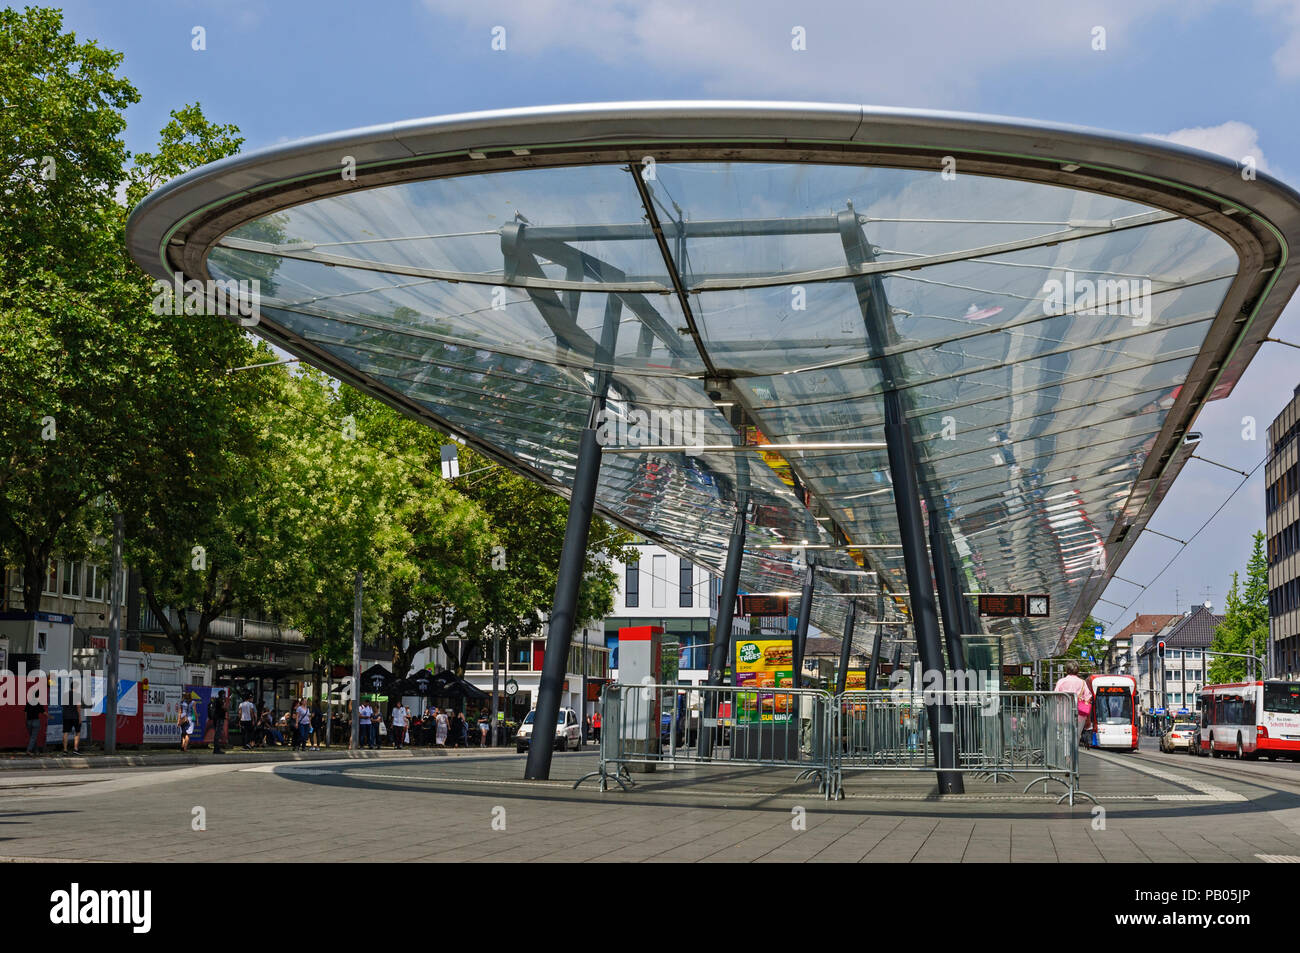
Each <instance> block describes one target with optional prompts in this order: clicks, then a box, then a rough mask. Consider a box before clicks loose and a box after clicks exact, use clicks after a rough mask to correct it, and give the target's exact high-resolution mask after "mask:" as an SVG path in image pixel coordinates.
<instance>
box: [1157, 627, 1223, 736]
mask: <svg viewBox="0 0 1300 953" xmlns="http://www.w3.org/2000/svg"><path fill="white" fill-rule="evenodd" d="M1157 618H1158V617H1157ZM1172 620H1173V621H1171V622H1169V623H1168V624H1166V625H1165V626H1163V627H1162V628H1161V629H1160V630H1159V631H1158V632H1156V633H1154V634H1152V635H1150V636H1149V637H1148V638H1147V640H1146V642H1145V644H1144V645H1143V646H1142V648H1141V649H1138V650H1137V652H1136V659H1137V676H1138V692H1139V695H1140V704H1141V707H1142V714H1143V718H1144V724H1146V725H1147V726H1148V727H1150V726H1151V725H1152V723H1153V722H1160V723H1163V722H1161V721H1160V720H1161V719H1164V720H1167V719H1168V718H1170V717H1173V718H1178V717H1184V718H1187V717H1192V716H1195V715H1196V714H1197V713H1198V712H1199V711H1200V691H1201V688H1202V687H1203V686H1204V685H1205V672H1206V668H1207V665H1206V655H1205V653H1206V650H1207V649H1208V648H1209V647H1210V643H1211V642H1212V641H1213V640H1214V630H1215V629H1216V628H1217V627H1218V625H1219V623H1220V622H1222V621H1223V617H1222V616H1218V615H1215V614H1214V613H1213V612H1212V611H1211V610H1210V605H1209V604H1208V603H1206V604H1205V605H1203V606H1197V607H1196V608H1195V609H1191V610H1189V611H1187V612H1185V613H1183V614H1182V615H1181V616H1174V617H1172ZM1160 642H1164V644H1165V654H1164V658H1161V657H1160V653H1159V650H1158V649H1159V643H1160Z"/></svg>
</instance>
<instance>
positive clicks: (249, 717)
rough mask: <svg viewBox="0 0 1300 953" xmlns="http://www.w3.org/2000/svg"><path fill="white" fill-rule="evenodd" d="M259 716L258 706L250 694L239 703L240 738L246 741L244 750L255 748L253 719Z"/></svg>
mask: <svg viewBox="0 0 1300 953" xmlns="http://www.w3.org/2000/svg"><path fill="white" fill-rule="evenodd" d="M256 717H257V706H256V705H254V704H253V701H252V699H251V698H249V696H247V695H245V696H244V700H243V701H242V702H240V703H239V738H240V740H241V741H242V742H243V743H244V750H246V751H251V750H252V748H253V721H254V720H255V719H256Z"/></svg>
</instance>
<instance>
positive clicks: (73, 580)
mask: <svg viewBox="0 0 1300 953" xmlns="http://www.w3.org/2000/svg"><path fill="white" fill-rule="evenodd" d="M63 595H64V596H66V597H67V598H69V599H80V598H81V561H80V560H78V559H73V560H69V561H68V562H66V563H64V564H63Z"/></svg>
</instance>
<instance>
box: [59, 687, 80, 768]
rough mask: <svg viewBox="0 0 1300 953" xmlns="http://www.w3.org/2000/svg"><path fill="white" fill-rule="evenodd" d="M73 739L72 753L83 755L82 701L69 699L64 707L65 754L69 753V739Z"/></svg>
mask: <svg viewBox="0 0 1300 953" xmlns="http://www.w3.org/2000/svg"><path fill="white" fill-rule="evenodd" d="M69 736H71V738H72V753H73V754H81V700H80V699H79V698H75V697H74V698H71V699H69V703H68V704H67V705H64V706H63V753H64V754H67V753H68V738H69Z"/></svg>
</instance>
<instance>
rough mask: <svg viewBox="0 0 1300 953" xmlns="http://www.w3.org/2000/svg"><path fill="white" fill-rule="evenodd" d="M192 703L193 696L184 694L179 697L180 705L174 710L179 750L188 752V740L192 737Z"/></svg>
mask: <svg viewBox="0 0 1300 953" xmlns="http://www.w3.org/2000/svg"><path fill="white" fill-rule="evenodd" d="M195 717H196V716H195V712H194V701H193V696H192V695H191V694H190V693H189V692H186V693H185V694H184V695H182V696H181V703H180V705H178V706H177V708H176V727H177V728H179V729H180V732H181V750H182V751H189V750H190V738H191V737H192V736H193V735H194V719H195Z"/></svg>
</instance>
